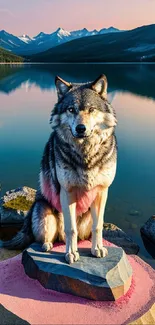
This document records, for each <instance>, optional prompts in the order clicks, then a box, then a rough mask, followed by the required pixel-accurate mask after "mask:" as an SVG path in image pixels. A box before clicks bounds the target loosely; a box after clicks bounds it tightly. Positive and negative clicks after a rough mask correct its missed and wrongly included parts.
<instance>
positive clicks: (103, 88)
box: [91, 74, 108, 99]
mask: <svg viewBox="0 0 155 325" xmlns="http://www.w3.org/2000/svg"><path fill="white" fill-rule="evenodd" d="M91 88H92V89H93V90H95V91H96V92H97V94H99V95H100V96H101V97H102V98H104V99H107V88H108V82H107V78H106V76H105V75H104V74H101V75H100V77H99V78H97V79H96V80H95V81H94V82H93V83H92V85H91Z"/></svg>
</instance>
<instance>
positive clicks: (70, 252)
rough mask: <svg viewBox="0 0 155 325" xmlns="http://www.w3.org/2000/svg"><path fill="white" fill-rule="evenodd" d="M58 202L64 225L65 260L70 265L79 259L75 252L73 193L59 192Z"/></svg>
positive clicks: (74, 204)
mask: <svg viewBox="0 0 155 325" xmlns="http://www.w3.org/2000/svg"><path fill="white" fill-rule="evenodd" d="M60 202H61V207H62V212H63V216H64V223H65V234H66V255H65V259H66V261H67V262H68V263H69V264H70V263H73V262H76V261H77V260H78V259H79V253H78V250H77V226H76V198H75V195H74V193H72V192H66V191H65V190H64V189H63V188H61V190H60Z"/></svg>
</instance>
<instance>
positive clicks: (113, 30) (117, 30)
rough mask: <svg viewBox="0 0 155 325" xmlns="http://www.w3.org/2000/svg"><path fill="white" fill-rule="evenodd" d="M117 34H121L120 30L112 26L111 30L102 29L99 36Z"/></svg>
mask: <svg viewBox="0 0 155 325" xmlns="http://www.w3.org/2000/svg"><path fill="white" fill-rule="evenodd" d="M117 32H120V30H119V29H117V28H114V27H112V26H111V27H109V28H103V29H101V30H100V31H99V34H107V33H117Z"/></svg>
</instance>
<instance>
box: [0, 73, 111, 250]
mask: <svg viewBox="0 0 155 325" xmlns="http://www.w3.org/2000/svg"><path fill="white" fill-rule="evenodd" d="M101 79H102V83H101V84H100V78H98V79H97V81H95V82H94V83H87V84H71V83H67V82H65V84H64V87H62V85H61V82H62V79H60V80H59V78H58V79H56V85H57V90H58V103H57V104H56V105H55V107H54V108H53V110H52V112H51V118H50V124H51V128H52V132H51V135H50V138H49V140H48V142H47V144H46V146H45V149H44V153H43V157H42V160H41V168H40V185H39V188H38V192H37V195H36V201H35V203H34V205H33V207H32V209H31V210H30V212H29V213H28V215H27V218H26V220H25V224H24V227H23V229H22V231H21V232H20V233H19V234H17V236H16V237H15V238H14V239H13V240H11V241H7V242H4V243H3V247H7V248H14V247H17V246H18V247H20V248H21V247H24V246H26V245H27V244H29V243H30V242H31V241H32V240H33V238H34V239H35V240H37V241H40V242H42V244H43V248H44V249H45V247H48V243H47V244H46V242H48V240H49V241H54V240H55V239H56V238H57V236H58V237H59V238H65V236H64V225H63V221H62V218H59V212H58V211H57V210H56V208H55V206H52V204H51V202H50V200H49V196H48V195H47V193H45V192H44V190H43V182H48V183H49V184H51V185H52V188H53V191H54V193H55V194H56V195H59V193H60V187H63V188H64V189H65V190H66V191H70V190H71V189H72V188H74V187H77V188H80V189H82V190H86V191H89V190H91V189H93V188H94V187H96V186H98V185H102V186H105V187H109V186H110V185H111V183H112V181H113V179H114V177H115V172H116V160H117V143H116V137H115V133H114V129H115V125H116V124H117V121H116V115H115V112H114V110H113V108H112V106H111V105H110V104H109V103H108V101H107V99H106V88H107V84H106V82H107V81H106V78H105V76H102V78H101ZM70 110H71V111H72V110H73V112H71V111H70ZM81 123H82V124H85V126H86V133H85V136H84V137H83V138H78V134H77V133H76V126H77V125H79V124H81ZM49 211H50V212H49ZM46 219H47V223H46V222H45V220H46ZM60 219H61V220H60ZM50 220H53V222H54V229H53V232H52V236H53V237H51V232H50V231H49V239H47V238H45V230H46V231H47V227H48V224H49V222H50ZM56 220H57V221H56ZM56 223H57V225H56ZM59 223H60V224H59ZM56 227H57V228H56ZM57 229H58V230H57ZM59 229H61V231H59ZM62 229H63V230H62ZM83 229H84V228H83ZM80 231H81V229H80ZM89 236H90V231H89V232H88V234H87V238H88V237H89ZM46 237H47V236H46ZM81 238H85V235H84V233H83V234H82V232H81Z"/></svg>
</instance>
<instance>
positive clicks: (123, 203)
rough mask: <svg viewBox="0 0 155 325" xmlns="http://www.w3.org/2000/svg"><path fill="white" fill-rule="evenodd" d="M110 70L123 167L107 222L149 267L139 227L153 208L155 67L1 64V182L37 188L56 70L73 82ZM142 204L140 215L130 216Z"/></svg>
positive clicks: (111, 195)
mask: <svg viewBox="0 0 155 325" xmlns="http://www.w3.org/2000/svg"><path fill="white" fill-rule="evenodd" d="M101 73H105V74H106V75H107V78H108V82H109V94H108V96H109V100H110V101H112V105H113V106H114V108H115V110H116V114H117V118H118V126H117V129H116V135H117V140H118V149H119V150H118V167H117V175H116V178H115V181H114V183H113V184H112V186H111V188H110V190H109V198H108V203H107V208H106V214H105V220H106V222H113V223H115V224H116V225H117V226H119V227H120V228H122V229H123V230H124V231H125V232H127V233H128V234H129V235H131V236H132V237H133V238H134V240H135V241H136V242H137V243H138V244H139V245H140V253H139V255H140V256H141V257H142V258H143V259H145V260H146V261H147V262H148V263H150V264H151V265H152V266H155V261H154V260H153V259H152V258H151V256H150V254H149V253H148V252H147V251H146V249H145V247H144V245H143V242H142V239H141V236H140V227H141V226H142V225H143V224H144V222H145V221H146V220H147V219H148V218H149V217H150V216H151V215H153V214H155V78H154V75H155V66H154V65H146V64H145V65H135V64H134V65H132V64H129V65H119V64H117V65H114V64H112V65H109V64H108V65H105V64H90V65H86V64H85V65H81V64H78V65H74V64H72V65H66V64H62V65H60V64H59V65H41V66H39V65H36V66H35V65H33V66H30V65H26V66H7V65H5V66H3V65H2V66H0V184H1V187H2V191H1V194H3V193H4V192H5V191H6V190H9V189H12V188H16V187H19V186H23V185H27V186H30V187H33V188H36V187H37V181H38V172H39V165H40V159H41V155H42V151H43V148H44V145H45V143H46V141H47V139H48V137H49V134H50V126H49V123H48V121H49V116H50V111H51V109H52V107H53V105H54V103H55V102H56V100H57V96H56V92H55V86H54V79H55V75H60V76H61V77H62V78H64V79H66V80H69V81H76V82H85V81H89V80H95V79H96V78H97V77H98V76H99V75H100V74H101ZM135 211H138V212H137V213H135V214H137V215H136V216H133V215H131V214H130V213H132V214H133V212H135Z"/></svg>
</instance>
